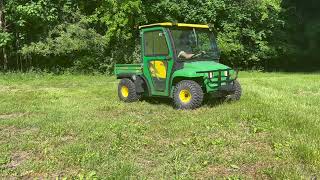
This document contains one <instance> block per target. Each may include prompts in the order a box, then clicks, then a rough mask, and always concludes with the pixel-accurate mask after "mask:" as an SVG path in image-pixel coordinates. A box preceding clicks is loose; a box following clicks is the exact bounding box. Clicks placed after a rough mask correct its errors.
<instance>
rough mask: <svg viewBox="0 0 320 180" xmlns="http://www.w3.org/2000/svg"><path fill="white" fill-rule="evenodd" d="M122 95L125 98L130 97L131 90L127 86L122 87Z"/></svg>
mask: <svg viewBox="0 0 320 180" xmlns="http://www.w3.org/2000/svg"><path fill="white" fill-rule="evenodd" d="M121 94H122V96H123V97H125V98H127V97H128V96H129V89H128V87H127V86H122V87H121Z"/></svg>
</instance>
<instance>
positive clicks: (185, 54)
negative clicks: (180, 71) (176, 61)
mask: <svg viewBox="0 0 320 180" xmlns="http://www.w3.org/2000/svg"><path fill="white" fill-rule="evenodd" d="M193 56H194V54H189V53H186V52H185V51H180V53H179V54H178V58H184V59H191V58H192V57H193Z"/></svg>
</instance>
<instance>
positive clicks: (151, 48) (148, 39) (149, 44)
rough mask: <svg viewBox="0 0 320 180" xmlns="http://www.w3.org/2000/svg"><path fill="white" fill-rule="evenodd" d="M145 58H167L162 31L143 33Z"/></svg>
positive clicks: (167, 52) (166, 47)
mask: <svg viewBox="0 0 320 180" xmlns="http://www.w3.org/2000/svg"><path fill="white" fill-rule="evenodd" d="M144 49H145V52H144V55H145V56H149V57H150V56H167V55H169V48H168V45H167V41H166V37H165V34H164V33H163V31H151V32H145V33H144Z"/></svg>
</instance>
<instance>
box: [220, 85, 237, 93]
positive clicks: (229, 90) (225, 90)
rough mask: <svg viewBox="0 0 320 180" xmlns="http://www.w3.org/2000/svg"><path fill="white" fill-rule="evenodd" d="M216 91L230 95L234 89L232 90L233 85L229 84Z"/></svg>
mask: <svg viewBox="0 0 320 180" xmlns="http://www.w3.org/2000/svg"><path fill="white" fill-rule="evenodd" d="M218 91H219V92H222V93H224V94H232V93H234V91H235V89H234V86H233V83H230V84H227V85H223V86H220V87H219V88H218Z"/></svg>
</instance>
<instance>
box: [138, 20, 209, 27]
mask: <svg viewBox="0 0 320 180" xmlns="http://www.w3.org/2000/svg"><path fill="white" fill-rule="evenodd" d="M155 26H163V27H174V26H175V27H184V28H203V29H209V25H204V24H186V23H172V22H164V23H155V24H148V25H143V26H139V29H143V28H150V27H155Z"/></svg>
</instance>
